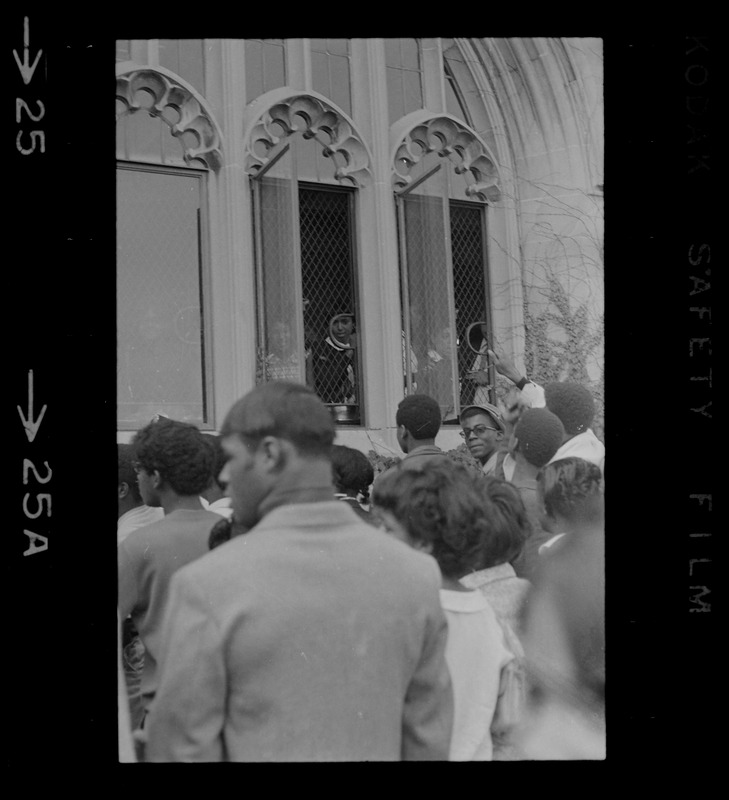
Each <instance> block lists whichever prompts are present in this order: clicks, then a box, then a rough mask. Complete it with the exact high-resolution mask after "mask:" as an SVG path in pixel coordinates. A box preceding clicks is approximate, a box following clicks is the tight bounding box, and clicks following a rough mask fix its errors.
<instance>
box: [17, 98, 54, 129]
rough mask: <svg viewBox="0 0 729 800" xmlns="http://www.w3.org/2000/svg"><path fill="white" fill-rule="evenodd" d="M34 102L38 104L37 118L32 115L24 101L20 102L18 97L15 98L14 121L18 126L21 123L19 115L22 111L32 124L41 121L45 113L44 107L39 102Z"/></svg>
mask: <svg viewBox="0 0 729 800" xmlns="http://www.w3.org/2000/svg"><path fill="white" fill-rule="evenodd" d="M35 102H36V103H37V104H38V116H34V115H33V112H32V111H31V110H30V107H29V106H28V104H27V103H26V102H25V100H22V99H21V98H20V97H16V98H15V121H16V122H17V123H18V124H20V122H21V120H20V115H21V113H22V112H23V111H25V113H26V114H27V115H28V117H29V118H30V119H32V120H33V122H40V121H41V120H42V119H43V117H44V116H45V113H46V107H45V106H44V105H43V103H41V101H40V100H36V101H35Z"/></svg>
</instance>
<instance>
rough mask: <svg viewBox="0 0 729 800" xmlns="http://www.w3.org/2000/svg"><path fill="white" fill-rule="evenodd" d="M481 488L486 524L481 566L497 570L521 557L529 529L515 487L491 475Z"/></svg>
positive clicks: (520, 498)
mask: <svg viewBox="0 0 729 800" xmlns="http://www.w3.org/2000/svg"><path fill="white" fill-rule="evenodd" d="M482 486H483V491H484V494H485V496H486V500H487V504H486V521H487V523H488V526H487V527H488V534H487V536H486V538H485V540H484V548H483V550H484V564H483V566H484V568H486V567H497V566H498V565H499V564H506V563H508V562H509V561H513V560H514V559H515V558H516V557H517V556H518V555H519V554H520V553H521V551H522V549H523V547H524V544H525V543H526V541H527V539H528V538H529V536H530V535H531V533H532V525H531V522H530V521H529V515H528V513H527V510H526V506H525V505H524V501H523V500H522V497H521V493H520V492H519V490H518V489H517V488H516V486H514V485H513V484H511V483H508V482H507V481H504V480H500V479H499V478H494V477H493V476H492V475H489V476H486V478H485V479H484V480H483V483H482Z"/></svg>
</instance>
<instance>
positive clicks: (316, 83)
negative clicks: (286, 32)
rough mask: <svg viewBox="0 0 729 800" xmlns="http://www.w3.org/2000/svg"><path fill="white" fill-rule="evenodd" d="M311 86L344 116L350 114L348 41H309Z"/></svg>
mask: <svg viewBox="0 0 729 800" xmlns="http://www.w3.org/2000/svg"><path fill="white" fill-rule="evenodd" d="M310 50H311V73H312V86H313V88H314V90H315V91H317V92H319V93H320V94H323V95H324V96H325V97H328V98H329V99H330V100H331V101H332V102H333V103H334V104H335V105H337V106H339V108H341V109H342V111H344V112H345V113H346V114H349V115H351V114H352V93H351V87H350V71H349V40H348V39H312V40H311V47H310Z"/></svg>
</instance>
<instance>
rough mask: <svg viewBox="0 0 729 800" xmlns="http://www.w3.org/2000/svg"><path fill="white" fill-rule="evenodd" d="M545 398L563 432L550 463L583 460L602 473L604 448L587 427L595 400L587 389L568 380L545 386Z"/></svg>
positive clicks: (592, 417)
mask: <svg viewBox="0 0 729 800" xmlns="http://www.w3.org/2000/svg"><path fill="white" fill-rule="evenodd" d="M544 399H545V401H546V404H547V408H548V409H549V410H550V411H551V412H552V413H553V414H556V415H557V416H558V417H559V418H560V420H561V422H562V425H563V426H564V430H565V437H564V441H563V442H562V445H561V446H560V448H559V449H558V450H557V452H556V453H555V454H554V456H552V458H551V459H550V460H551V461H557V460H559V459H563V458H582V459H584V460H585V461H589V462H590V463H591V464H595V465H596V466H597V467H599V468H600V471H601V472H604V469H605V445H604V444H603V443H602V442H601V441H600V440H599V439H598V438H597V436H595V434H594V432H593V430H592V428H591V427H590V425H591V424H592V420H593V419H594V417H595V400H594V398H593V396H592V393H591V392H590V390H589V389H587V388H586V387H585V386H582V384H580V383H571V382H569V381H561V382H558V383H548V384H547V385H546V386H545V387H544Z"/></svg>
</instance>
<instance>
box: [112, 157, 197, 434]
mask: <svg viewBox="0 0 729 800" xmlns="http://www.w3.org/2000/svg"><path fill="white" fill-rule="evenodd" d="M203 180H204V177H203V174H202V173H195V172H193V171H188V172H187V173H182V172H177V171H174V172H173V171H162V170H155V171H152V170H142V169H130V168H120V169H118V171H117V341H118V352H117V365H118V384H117V403H118V416H119V421H120V424H121V425H122V426H123V427H132V428H134V427H140V426H142V425H145V424H146V423H147V422H149V421H150V419H151V418H152V417H153V416H154V414H156V413H163V414H166V415H167V416H169V417H172V418H173V419H178V420H185V421H189V422H194V423H197V424H202V423H204V422H205V421H206V418H207V403H206V397H205V380H204V376H205V361H204V353H205V342H204V336H203V330H204V326H203V297H202V283H203V280H202V266H201V263H200V252H201V247H200V225H201V202H200V198H201V187H202V183H203Z"/></svg>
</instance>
